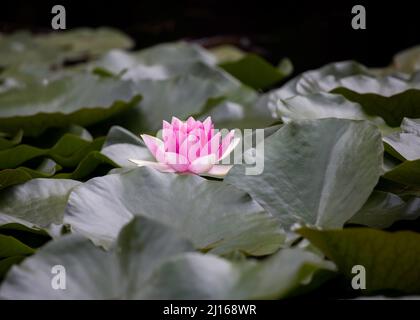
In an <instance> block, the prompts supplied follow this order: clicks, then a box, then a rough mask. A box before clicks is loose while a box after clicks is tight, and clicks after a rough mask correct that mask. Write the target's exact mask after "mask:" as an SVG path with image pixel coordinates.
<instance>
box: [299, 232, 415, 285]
mask: <svg viewBox="0 0 420 320" xmlns="http://www.w3.org/2000/svg"><path fill="white" fill-rule="evenodd" d="M299 233H300V234H301V235H303V236H304V237H305V238H307V239H309V240H310V241H311V242H312V243H313V244H314V245H315V246H317V247H318V248H319V249H321V250H322V252H324V254H325V255H326V256H327V257H328V258H330V259H331V260H333V261H334V262H335V263H336V264H337V266H338V268H339V270H340V271H341V272H343V273H344V274H346V275H347V276H348V277H349V278H353V277H354V274H352V273H351V271H352V268H353V267H354V266H356V265H361V266H363V267H364V268H365V270H366V289H367V291H368V292H374V291H378V290H398V291H402V292H406V293H419V292H420V235H419V234H417V233H414V232H410V231H400V232H395V233H391V232H385V231H379V230H374V229H368V228H351V229H344V230H328V231H318V230H312V229H306V228H305V229H300V230H299Z"/></svg>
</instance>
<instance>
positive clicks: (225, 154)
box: [218, 138, 241, 161]
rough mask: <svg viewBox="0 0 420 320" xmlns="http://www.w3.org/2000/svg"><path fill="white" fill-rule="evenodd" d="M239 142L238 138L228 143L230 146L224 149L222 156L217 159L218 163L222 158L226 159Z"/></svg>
mask: <svg viewBox="0 0 420 320" xmlns="http://www.w3.org/2000/svg"><path fill="white" fill-rule="evenodd" d="M240 141H241V139H239V138H235V139H233V141H232V142H231V143H230V145H229V146H228V147H227V148H226V150H224V152H223V154H222V156H221V157H220V158H219V159H218V160H219V161H221V160H223V159H224V158H226V157H227V156H228V155H229V154H230V153H231V152H232V151H233V150H234V149H235V148H236V146H237V145H238V143H239V142H240Z"/></svg>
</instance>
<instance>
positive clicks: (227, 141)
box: [129, 117, 239, 177]
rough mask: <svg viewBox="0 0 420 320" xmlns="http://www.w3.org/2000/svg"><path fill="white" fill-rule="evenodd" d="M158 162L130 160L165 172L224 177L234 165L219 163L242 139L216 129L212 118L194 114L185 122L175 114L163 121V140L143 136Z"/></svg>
mask: <svg viewBox="0 0 420 320" xmlns="http://www.w3.org/2000/svg"><path fill="white" fill-rule="evenodd" d="M141 137H142V139H143V141H144V143H145V144H146V146H147V148H148V149H149V151H150V152H151V153H152V155H153V157H154V158H155V159H156V162H153V161H145V160H135V159H129V160H130V161H131V162H134V163H135V164H137V165H138V166H150V167H153V168H155V169H157V170H159V171H162V172H184V173H194V174H200V175H209V176H216V177H223V176H225V175H226V174H227V172H228V171H229V170H230V168H231V167H232V166H231V165H222V164H218V163H219V162H220V161H221V160H223V159H224V158H226V157H227V156H228V155H229V154H230V153H231V152H232V151H233V149H234V148H235V147H236V145H237V144H238V142H239V139H238V138H234V131H233V130H232V131H230V132H229V133H228V134H227V135H226V136H225V137H224V138H222V136H221V133H220V132H215V129H214V125H213V123H212V121H211V118H210V117H208V118H207V119H206V120H204V121H203V122H201V121H198V120H195V119H194V118H193V117H190V118H188V120H187V121H185V122H184V121H181V120H179V119H177V118H175V117H173V118H172V122H171V123H169V122H166V121H163V130H162V138H163V141H162V140H160V139H158V138H156V137H153V136H150V135H147V134H143V135H141Z"/></svg>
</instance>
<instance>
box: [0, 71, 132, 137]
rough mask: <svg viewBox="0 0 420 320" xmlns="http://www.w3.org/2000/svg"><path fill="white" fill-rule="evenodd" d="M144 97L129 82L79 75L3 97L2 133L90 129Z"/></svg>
mask: <svg viewBox="0 0 420 320" xmlns="http://www.w3.org/2000/svg"><path fill="white" fill-rule="evenodd" d="M139 99H140V97H139V96H136V95H135V94H134V92H133V88H132V87H131V86H130V84H129V83H126V82H123V81H118V80H117V79H112V78H99V77H96V76H93V75H89V74H78V75H74V76H68V77H64V78H62V79H59V80H55V81H52V82H50V83H48V84H46V85H43V84H33V85H32V86H30V87H27V88H24V89H16V90H9V91H7V92H5V93H3V94H0V105H1V106H2V108H1V109H0V126H1V127H2V130H17V129H23V130H24V133H25V135H37V134H40V133H41V132H42V131H43V130H45V129H46V128H48V127H64V126H68V125H69V124H72V123H73V124H79V125H81V126H87V125H91V124H94V123H97V122H99V121H102V120H104V119H107V118H109V117H111V116H113V115H115V114H117V113H119V112H122V111H124V110H128V109H129V108H131V107H133V106H134V105H135V104H136V103H137V102H138V101H139Z"/></svg>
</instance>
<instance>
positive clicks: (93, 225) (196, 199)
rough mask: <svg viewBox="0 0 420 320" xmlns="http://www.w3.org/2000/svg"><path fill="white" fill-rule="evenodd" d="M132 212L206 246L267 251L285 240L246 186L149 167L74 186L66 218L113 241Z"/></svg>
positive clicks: (98, 240) (104, 241)
mask: <svg viewBox="0 0 420 320" xmlns="http://www.w3.org/2000/svg"><path fill="white" fill-rule="evenodd" d="M203 208H205V209H204V210H203ZM134 216H145V217H148V218H150V219H154V220H156V221H160V222H162V223H164V224H166V225H170V226H173V227H174V228H176V229H177V230H179V231H181V232H182V233H183V234H184V235H185V236H187V237H188V238H190V239H191V240H192V241H193V243H194V245H195V246H196V247H197V248H199V249H201V250H206V251H209V250H210V251H212V252H218V253H227V252H230V251H233V250H241V251H244V252H246V253H248V254H252V255H264V254H269V253H272V252H274V251H276V250H277V249H278V248H279V247H280V246H281V244H282V242H283V234H282V231H281V229H280V226H279V224H278V223H277V222H276V220H275V219H274V218H273V217H271V216H270V215H269V214H267V213H266V212H264V210H263V209H262V208H261V207H260V206H259V205H258V204H257V203H256V202H254V201H253V200H252V199H251V198H250V197H249V196H248V195H247V194H246V193H245V192H243V191H240V190H238V189H236V188H235V187H233V186H229V185H227V184H224V183H220V182H217V181H208V180H206V179H204V178H201V177H199V176H195V175H178V174H167V173H161V172H158V171H155V170H154V169H149V168H146V167H144V168H136V169H133V170H131V171H129V172H126V173H122V174H111V175H107V176H105V177H100V178H95V179H92V180H90V181H88V182H87V183H85V184H83V185H82V186H80V187H78V188H76V189H74V190H73V192H72V193H71V195H70V198H69V202H68V206H67V208H66V213H65V222H66V223H68V224H70V225H71V227H72V229H73V230H74V232H77V233H81V234H83V235H84V236H86V237H88V238H90V239H92V240H93V241H94V242H95V243H97V244H99V245H104V246H106V247H109V246H110V245H112V243H113V242H114V241H115V239H116V237H117V235H118V233H119V231H120V229H121V228H122V227H123V226H124V225H125V224H127V223H128V222H129V221H130V220H131V219H132V218H133V217H134Z"/></svg>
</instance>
